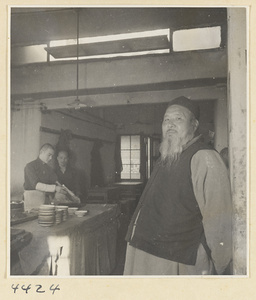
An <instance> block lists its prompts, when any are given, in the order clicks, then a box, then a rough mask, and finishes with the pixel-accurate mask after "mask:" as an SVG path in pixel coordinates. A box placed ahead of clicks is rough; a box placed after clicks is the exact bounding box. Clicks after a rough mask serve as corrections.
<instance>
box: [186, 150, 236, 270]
mask: <svg viewBox="0 0 256 300" xmlns="http://www.w3.org/2000/svg"><path fill="white" fill-rule="evenodd" d="M191 176H192V183H193V189H194V194H195V197H196V200H197V202H198V205H199V207H200V210H201V214H202V216H203V226H204V231H205V236H206V241H207V244H208V246H209V248H210V249H211V255H212V259H213V261H214V265H215V268H216V271H217V273H218V274H222V273H223V272H224V270H225V268H226V267H227V265H228V264H229V262H230V260H231V257H232V232H231V223H232V201H231V191H230V182H229V177H228V172H227V169H226V166H225V165H224V163H223V161H222V159H221V157H220V155H219V154H218V153H217V152H216V151H214V150H200V151H198V152H197V153H196V154H195V155H194V156H193V158H192V160H191Z"/></svg>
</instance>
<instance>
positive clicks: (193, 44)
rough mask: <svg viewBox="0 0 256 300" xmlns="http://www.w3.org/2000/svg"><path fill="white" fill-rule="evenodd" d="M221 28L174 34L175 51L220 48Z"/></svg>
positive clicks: (175, 32)
mask: <svg viewBox="0 0 256 300" xmlns="http://www.w3.org/2000/svg"><path fill="white" fill-rule="evenodd" d="M220 44H221V27H220V26H215V27H204V28H193V29H184V30H177V31H174V32H173V51H176V52H177V51H192V50H207V49H214V48H219V47H220Z"/></svg>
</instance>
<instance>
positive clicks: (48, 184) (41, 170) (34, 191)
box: [24, 143, 67, 211]
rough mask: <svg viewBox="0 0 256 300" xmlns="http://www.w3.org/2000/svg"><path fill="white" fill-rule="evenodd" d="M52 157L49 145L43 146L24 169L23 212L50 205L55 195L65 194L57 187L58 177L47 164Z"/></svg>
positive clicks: (51, 148)
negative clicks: (36, 156) (35, 157)
mask: <svg viewBox="0 0 256 300" xmlns="http://www.w3.org/2000/svg"><path fill="white" fill-rule="evenodd" d="M53 155H54V148H53V146H52V145H51V144H48V143H47V144H44V145H43V146H42V147H41V149H40V151H39V156H38V158H37V159H36V160H33V161H31V162H29V163H28V164H27V165H26V167H25V169H24V179H25V182H24V210H25V211H30V210H31V209H33V208H35V209H36V208H38V207H39V206H40V205H42V204H50V203H51V201H52V199H53V198H54V196H55V193H56V192H57V193H59V194H63V195H65V194H66V193H67V192H66V191H65V189H64V188H63V187H61V186H58V185H57V183H56V182H57V180H58V177H57V175H56V173H55V172H54V170H53V168H51V167H50V166H49V165H48V163H49V162H50V161H51V159H52V157H53Z"/></svg>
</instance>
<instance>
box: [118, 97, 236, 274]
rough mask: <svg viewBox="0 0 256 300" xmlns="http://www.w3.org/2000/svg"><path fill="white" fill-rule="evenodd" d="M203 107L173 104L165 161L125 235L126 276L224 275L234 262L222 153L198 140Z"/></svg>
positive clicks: (166, 123)
mask: <svg viewBox="0 0 256 300" xmlns="http://www.w3.org/2000/svg"><path fill="white" fill-rule="evenodd" d="M199 113H200V112H199V107H198V106H197V105H196V104H195V103H194V102H193V101H191V100H189V99H188V98H186V97H179V98H176V99H174V100H173V101H172V102H171V103H170V105H169V106H168V108H167V110H166V112H165V115H164V119H163V123H162V143H161V146H160V153H161V157H160V159H159V160H158V162H157V164H156V166H155V168H154V171H153V172H152V174H151V177H150V179H149V181H148V183H147V186H146V188H145V189H144V192H143V194H142V196H141V199H140V201H139V204H138V206H137V208H136V211H135V213H134V215H133V217H132V220H131V223H130V226H129V228H128V232H127V235H126V240H127V242H128V244H127V252H126V261H125V269H124V275H213V274H214V275H215V274H218V275H221V274H223V273H224V272H225V270H226V269H227V267H228V265H229V264H230V261H231V252H232V250H231V211H232V206H231V193H230V184H229V178H228V174H227V169H226V167H225V165H224V163H223V161H222V159H221V157H220V155H219V154H218V152H217V151H215V150H213V149H211V148H210V147H209V146H207V145H205V144H204V143H203V142H202V137H201V136H200V135H197V134H196V132H197V129H198V125H199Z"/></svg>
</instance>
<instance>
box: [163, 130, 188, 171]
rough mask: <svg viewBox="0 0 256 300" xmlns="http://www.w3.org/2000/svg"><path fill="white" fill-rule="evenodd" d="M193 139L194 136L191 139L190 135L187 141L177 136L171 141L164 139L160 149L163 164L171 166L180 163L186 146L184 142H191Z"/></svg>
mask: <svg viewBox="0 0 256 300" xmlns="http://www.w3.org/2000/svg"><path fill="white" fill-rule="evenodd" d="M192 138H193V136H191V137H190V135H188V136H187V138H185V139H184V138H181V137H179V136H177V135H173V136H172V138H171V139H170V138H168V137H164V138H163V141H162V143H161V144H160V148H159V151H160V153H161V162H162V164H163V165H167V166H171V165H172V164H173V163H175V162H176V161H178V160H179V158H180V155H181V153H182V151H183V146H184V145H185V144H186V142H184V140H186V141H189V140H191V139H192Z"/></svg>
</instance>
